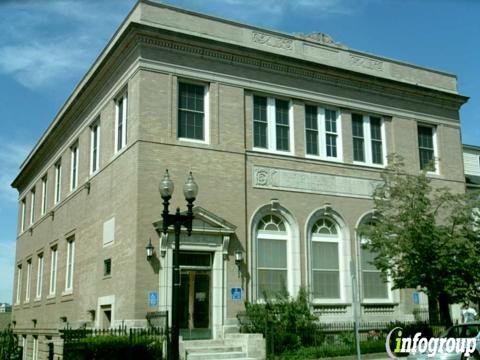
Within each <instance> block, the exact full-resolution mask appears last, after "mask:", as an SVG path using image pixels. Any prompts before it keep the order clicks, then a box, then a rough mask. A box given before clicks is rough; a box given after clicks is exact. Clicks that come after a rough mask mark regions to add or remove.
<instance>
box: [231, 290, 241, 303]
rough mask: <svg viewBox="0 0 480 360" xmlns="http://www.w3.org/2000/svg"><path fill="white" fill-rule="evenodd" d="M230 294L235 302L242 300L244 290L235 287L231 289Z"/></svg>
mask: <svg viewBox="0 0 480 360" xmlns="http://www.w3.org/2000/svg"><path fill="white" fill-rule="evenodd" d="M230 294H231V296H232V300H233V301H238V300H242V288H239V287H234V288H231V289H230Z"/></svg>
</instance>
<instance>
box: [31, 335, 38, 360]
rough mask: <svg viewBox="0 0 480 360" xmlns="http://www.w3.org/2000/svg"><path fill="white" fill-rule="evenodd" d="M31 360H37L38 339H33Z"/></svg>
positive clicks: (35, 337)
mask: <svg viewBox="0 0 480 360" xmlns="http://www.w3.org/2000/svg"><path fill="white" fill-rule="evenodd" d="M32 360H38V337H37V336H34V337H33V347H32Z"/></svg>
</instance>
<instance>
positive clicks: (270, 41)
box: [252, 31, 293, 50]
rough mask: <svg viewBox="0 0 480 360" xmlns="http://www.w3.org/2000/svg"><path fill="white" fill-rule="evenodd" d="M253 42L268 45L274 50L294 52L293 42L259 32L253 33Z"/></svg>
mask: <svg viewBox="0 0 480 360" xmlns="http://www.w3.org/2000/svg"><path fill="white" fill-rule="evenodd" d="M252 40H253V42H256V43H258V44H262V45H267V46H270V47H274V48H279V49H284V50H293V40H290V39H285V38H281V37H278V36H273V35H269V34H265V33H261V32H258V31H254V32H253V33H252Z"/></svg>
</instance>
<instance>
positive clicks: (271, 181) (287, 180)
mask: <svg viewBox="0 0 480 360" xmlns="http://www.w3.org/2000/svg"><path fill="white" fill-rule="evenodd" d="M252 180H253V186H254V187H257V188H266V189H276V190H290V191H301V192H308V193H316V194H325V195H336V196H348V197H356V198H367V199H368V198H371V197H372V194H373V191H374V190H375V187H376V186H377V185H379V184H380V183H381V181H379V180H370V179H361V178H355V177H349V176H341V175H331V174H322V173H313V172H305V171H296V170H285V169H277V168H270V167H260V166H254V167H253V179H252Z"/></svg>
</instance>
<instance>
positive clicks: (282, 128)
mask: <svg viewBox="0 0 480 360" xmlns="http://www.w3.org/2000/svg"><path fill="white" fill-rule="evenodd" d="M291 127H292V116H291V104H290V101H288V100H281V99H275V98H271V97H264V96H257V95H255V96H254V97H253V147H254V148H256V149H265V150H269V151H273V152H283V153H285V152H286V153H290V152H291V149H292V141H293V138H292V132H291Z"/></svg>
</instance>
